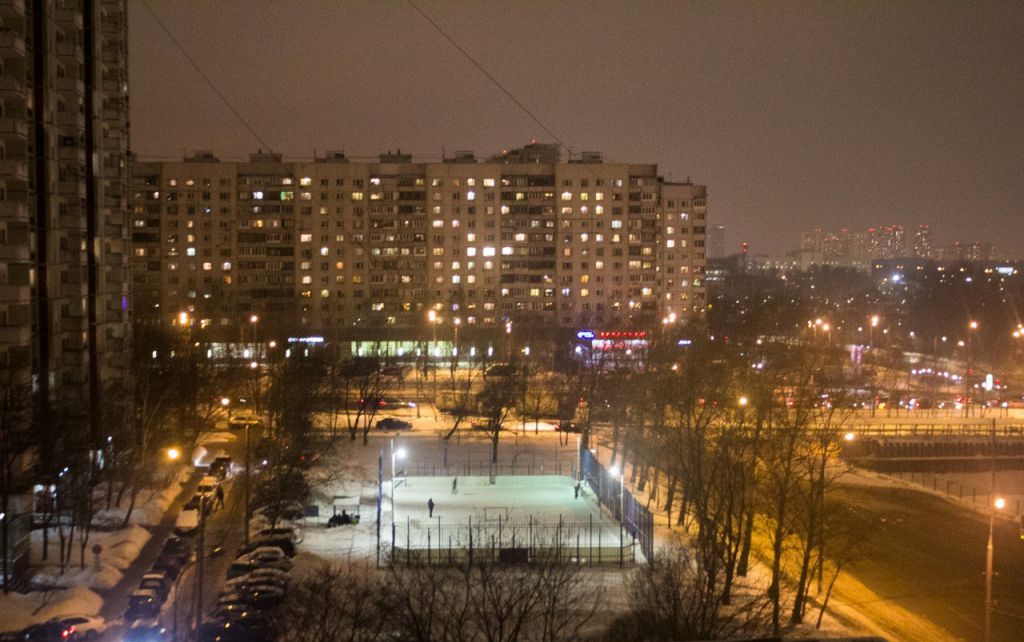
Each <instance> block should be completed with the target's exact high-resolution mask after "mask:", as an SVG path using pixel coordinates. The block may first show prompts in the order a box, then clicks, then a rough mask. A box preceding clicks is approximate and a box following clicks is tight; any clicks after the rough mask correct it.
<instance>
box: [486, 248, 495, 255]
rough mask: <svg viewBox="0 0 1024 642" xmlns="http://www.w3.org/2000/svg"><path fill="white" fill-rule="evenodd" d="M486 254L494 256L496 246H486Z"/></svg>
mask: <svg viewBox="0 0 1024 642" xmlns="http://www.w3.org/2000/svg"><path fill="white" fill-rule="evenodd" d="M484 256H494V248H493V247H490V246H487V247H485V248H484Z"/></svg>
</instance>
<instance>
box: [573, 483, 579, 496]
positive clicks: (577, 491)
mask: <svg viewBox="0 0 1024 642" xmlns="http://www.w3.org/2000/svg"><path fill="white" fill-rule="evenodd" d="M579 498H580V483H579V482H576V494H575V495H574V496H573V499H579Z"/></svg>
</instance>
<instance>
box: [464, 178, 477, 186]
mask: <svg viewBox="0 0 1024 642" xmlns="http://www.w3.org/2000/svg"><path fill="white" fill-rule="evenodd" d="M474 185H476V179H475V178H467V179H466V187H473V186H474Z"/></svg>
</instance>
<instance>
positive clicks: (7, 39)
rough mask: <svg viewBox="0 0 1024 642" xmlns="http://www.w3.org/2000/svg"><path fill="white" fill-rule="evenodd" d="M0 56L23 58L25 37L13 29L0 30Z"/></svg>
mask: <svg viewBox="0 0 1024 642" xmlns="http://www.w3.org/2000/svg"><path fill="white" fill-rule="evenodd" d="M0 56H2V57H4V58H24V57H25V39H24V38H22V37H21V36H20V35H18V34H17V33H15V32H14V31H0Z"/></svg>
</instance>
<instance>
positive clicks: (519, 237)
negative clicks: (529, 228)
mask: <svg viewBox="0 0 1024 642" xmlns="http://www.w3.org/2000/svg"><path fill="white" fill-rule="evenodd" d="M515 240H516V241H517V242H519V243H522V242H523V241H525V240H526V233H525V232H519V233H518V234H516V235H515Z"/></svg>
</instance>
